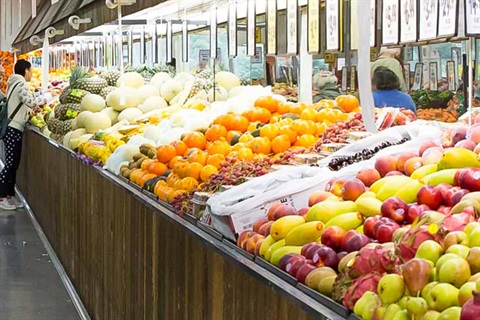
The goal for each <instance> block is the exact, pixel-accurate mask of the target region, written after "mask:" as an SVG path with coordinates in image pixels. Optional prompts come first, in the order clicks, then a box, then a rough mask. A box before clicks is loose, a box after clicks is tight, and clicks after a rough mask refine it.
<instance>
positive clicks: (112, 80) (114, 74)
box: [100, 70, 120, 87]
mask: <svg viewBox="0 0 480 320" xmlns="http://www.w3.org/2000/svg"><path fill="white" fill-rule="evenodd" d="M100 76H101V77H102V78H103V79H105V80H106V81H107V83H108V85H109V86H112V87H115V86H116V85H117V80H118V79H119V78H120V72H118V71H116V70H112V71H108V72H105V73H102V74H101V75H100Z"/></svg>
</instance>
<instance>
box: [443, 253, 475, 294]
mask: <svg viewBox="0 0 480 320" xmlns="http://www.w3.org/2000/svg"><path fill="white" fill-rule="evenodd" d="M471 275H472V274H471V273H470V265H469V264H468V262H467V260H464V259H461V258H455V259H451V260H449V261H446V262H445V263H443V264H442V267H441V268H440V270H439V271H438V279H439V280H440V282H443V283H451V284H453V285H454V286H455V287H457V288H460V287H461V286H462V285H463V284H464V283H465V282H467V281H468V279H469V278H470V276H471Z"/></svg>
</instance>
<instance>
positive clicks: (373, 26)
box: [370, 0, 377, 47]
mask: <svg viewBox="0 0 480 320" xmlns="http://www.w3.org/2000/svg"><path fill="white" fill-rule="evenodd" d="M370 2H371V3H370V10H372V14H371V15H370V47H375V43H376V40H375V39H376V38H377V1H376V0H370Z"/></svg>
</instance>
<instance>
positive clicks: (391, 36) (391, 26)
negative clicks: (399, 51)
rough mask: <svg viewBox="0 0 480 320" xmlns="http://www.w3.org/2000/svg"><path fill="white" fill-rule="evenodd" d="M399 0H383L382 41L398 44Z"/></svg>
mask: <svg viewBox="0 0 480 320" xmlns="http://www.w3.org/2000/svg"><path fill="white" fill-rule="evenodd" d="M399 22H400V21H399V2H398V0H384V1H383V8H382V43H383V44H384V45H386V44H398V42H399V41H398V40H399V39H398V32H399Z"/></svg>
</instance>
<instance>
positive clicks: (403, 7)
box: [400, 0, 417, 43]
mask: <svg viewBox="0 0 480 320" xmlns="http://www.w3.org/2000/svg"><path fill="white" fill-rule="evenodd" d="M415 41H417V3H416V2H415V1H410V0H400V42H401V43H410V42H415Z"/></svg>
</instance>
